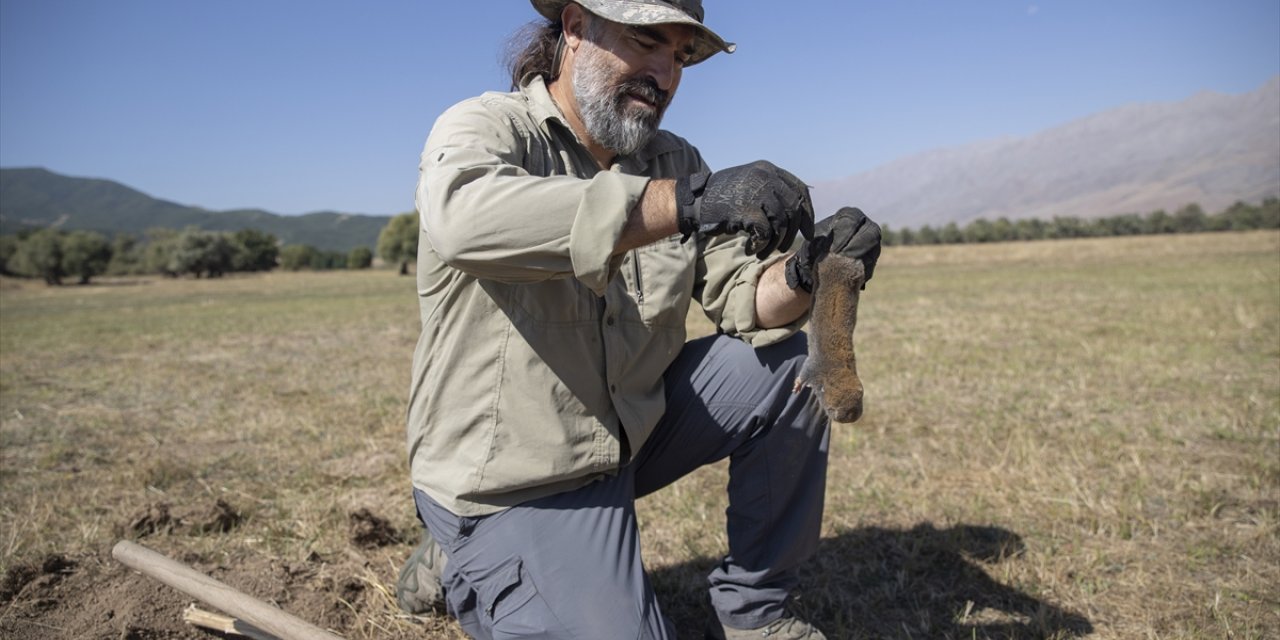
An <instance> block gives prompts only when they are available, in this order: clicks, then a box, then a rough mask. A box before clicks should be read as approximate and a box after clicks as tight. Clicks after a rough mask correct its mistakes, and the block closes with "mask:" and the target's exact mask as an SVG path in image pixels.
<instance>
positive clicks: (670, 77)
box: [649, 56, 680, 93]
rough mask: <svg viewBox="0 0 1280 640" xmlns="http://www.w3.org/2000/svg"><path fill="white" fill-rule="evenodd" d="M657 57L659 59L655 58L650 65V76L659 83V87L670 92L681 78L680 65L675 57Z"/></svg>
mask: <svg viewBox="0 0 1280 640" xmlns="http://www.w3.org/2000/svg"><path fill="white" fill-rule="evenodd" d="M655 57H657V58H659V59H657V60H654V61H653V62H652V63H651V64H650V65H649V77H651V78H653V81H654V82H656V83H658V88H659V89H662V90H663V91H666V92H668V93H670V92H671V90H672V89H673V88H674V87H675V85H676V82H678V80H679V78H680V65H679V64H677V63H676V61H675V59H674V58H670V57H666V56H655Z"/></svg>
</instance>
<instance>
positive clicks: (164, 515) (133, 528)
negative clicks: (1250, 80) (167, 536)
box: [123, 502, 181, 538]
mask: <svg viewBox="0 0 1280 640" xmlns="http://www.w3.org/2000/svg"><path fill="white" fill-rule="evenodd" d="M169 511H170V508H169V504H168V503H166V502H158V503H156V504H149V505H147V507H146V508H145V509H143V510H142V512H141V513H138V514H137V515H135V516H134V517H132V518H130V519H129V523H128V524H126V525H125V526H124V527H123V533H124V534H125V535H131V536H134V537H138V538H145V537H147V536H150V535H155V534H158V533H169V532H171V531H173V530H174V529H175V528H177V526H178V525H179V524H181V521H180V520H179V519H177V518H175V517H173V514H171V513H169Z"/></svg>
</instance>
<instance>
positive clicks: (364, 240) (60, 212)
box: [0, 168, 390, 251]
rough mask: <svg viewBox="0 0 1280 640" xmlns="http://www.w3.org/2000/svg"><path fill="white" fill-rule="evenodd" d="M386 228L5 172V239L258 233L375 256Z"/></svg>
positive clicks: (1, 173) (373, 220)
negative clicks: (31, 230)
mask: <svg viewBox="0 0 1280 640" xmlns="http://www.w3.org/2000/svg"><path fill="white" fill-rule="evenodd" d="M388 221H390V217H388V216H372V215H360V214H350V213H337V212H333V211H322V212H318V213H308V214H306V215H300V216H283V215H278V214H274V213H271V212H269V211H263V210H261V209H236V210H232V211H210V210H208V209H202V208H200V207H191V206H186V205H181V204H177V203H174V202H169V201H168V200H160V199H157V198H153V197H151V196H149V195H147V194H145V193H142V192H141V191H138V190H136V189H133V188H131V187H127V186H125V185H122V184H120V183H118V182H112V181H110V180H101V179H97V178H76V177H71V176H64V175H60V174H57V173H54V172H52V171H49V170H47V169H41V168H20V169H0V233H14V232H16V231H18V230H20V229H22V228H26V227H51V226H52V227H59V228H63V229H90V230H94V231H101V232H103V233H105V234H107V235H108V236H110V235H114V234H117V233H128V234H133V235H140V234H142V233H143V232H144V231H146V230H147V229H151V228H154V227H165V228H171V229H182V228H185V227H188V226H194V227H198V228H200V229H206V230H209V231H237V230H239V229H245V228H253V229H258V230H260V231H265V232H267V233H271V234H273V235H275V236H276V237H277V238H279V239H280V241H281V242H283V243H284V244H309V245H311V246H313V247H316V248H317V249H324V250H326V251H348V250H350V249H353V248H355V247H359V246H364V247H368V248H370V249H373V248H374V247H375V246H376V245H377V242H378V234H379V233H380V232H381V231H382V228H383V227H385V226H386V225H387V222H388Z"/></svg>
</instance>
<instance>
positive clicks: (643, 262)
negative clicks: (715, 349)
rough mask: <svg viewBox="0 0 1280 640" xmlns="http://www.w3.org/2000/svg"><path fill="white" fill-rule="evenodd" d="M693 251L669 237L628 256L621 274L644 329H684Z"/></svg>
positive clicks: (690, 286) (690, 294)
mask: <svg viewBox="0 0 1280 640" xmlns="http://www.w3.org/2000/svg"><path fill="white" fill-rule="evenodd" d="M695 247H696V245H695V243H693V242H689V243H681V242H680V237H679V236H670V237H667V238H665V239H663V240H659V241H657V242H655V243H653V244H650V245H648V246H644V247H641V248H639V249H636V250H634V251H632V252H631V253H630V254H628V256H627V260H626V262H625V263H624V264H623V267H622V274H623V277H624V278H626V281H627V289H628V293H629V294H630V295H631V297H632V298H633V299H634V300H635V303H636V307H637V308H638V309H639V311H640V317H641V320H643V321H644V323H645V324H646V325H648V326H650V327H684V323H685V316H686V315H687V314H688V311H689V301H690V299H691V298H692V296H693V279H694V252H695V251H696V248H695Z"/></svg>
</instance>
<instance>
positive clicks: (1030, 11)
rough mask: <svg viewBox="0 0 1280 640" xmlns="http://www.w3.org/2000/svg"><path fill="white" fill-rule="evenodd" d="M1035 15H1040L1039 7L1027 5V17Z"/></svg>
mask: <svg viewBox="0 0 1280 640" xmlns="http://www.w3.org/2000/svg"><path fill="white" fill-rule="evenodd" d="M1037 13H1040V5H1038V4H1029V5H1027V15H1029V16H1034V15H1035V14H1037Z"/></svg>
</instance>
